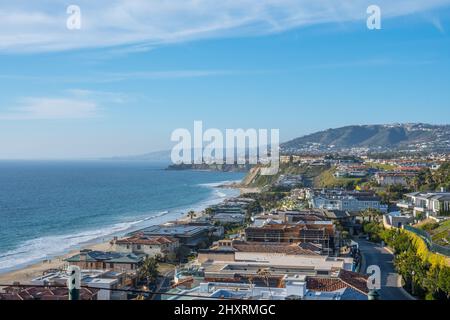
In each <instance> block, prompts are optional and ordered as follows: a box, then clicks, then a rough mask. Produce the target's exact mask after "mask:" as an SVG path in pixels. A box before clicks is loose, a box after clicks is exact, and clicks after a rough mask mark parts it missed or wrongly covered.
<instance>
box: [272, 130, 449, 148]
mask: <svg viewBox="0 0 450 320" xmlns="http://www.w3.org/2000/svg"><path fill="white" fill-rule="evenodd" d="M355 148H356V149H366V150H367V151H391V152H392V151H394V152H418V151H419V152H420V151H428V152H429V151H440V152H442V151H444V152H448V151H450V125H442V126H439V125H428V124H393V125H359V126H346V127H341V128H337V129H328V130H325V131H320V132H316V133H313V134H310V135H307V136H303V137H300V138H296V139H294V140H291V141H288V142H286V143H283V144H281V149H282V152H285V153H302V152H330V151H333V152H337V151H344V150H349V149H355Z"/></svg>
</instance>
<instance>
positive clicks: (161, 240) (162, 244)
mask: <svg viewBox="0 0 450 320" xmlns="http://www.w3.org/2000/svg"><path fill="white" fill-rule="evenodd" d="M112 244H113V246H114V251H117V252H121V253H135V254H145V255H147V256H149V257H155V256H159V257H161V258H165V257H166V256H167V255H169V254H172V253H175V252H176V250H177V249H178V247H179V245H180V242H179V241H178V239H175V238H172V237H165V236H146V235H144V234H143V233H138V234H136V235H134V236H131V237H127V238H123V239H117V238H114V240H113V241H112Z"/></svg>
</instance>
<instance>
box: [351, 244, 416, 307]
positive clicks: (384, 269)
mask: <svg viewBox="0 0 450 320" xmlns="http://www.w3.org/2000/svg"><path fill="white" fill-rule="evenodd" d="M356 242H357V243H358V244H359V249H360V251H361V254H362V256H363V264H362V268H361V272H363V273H365V272H366V271H367V267H368V266H370V265H377V266H379V267H380V269H381V291H380V295H381V300H414V298H413V297H412V296H410V295H409V294H408V293H407V292H406V291H405V290H404V289H403V288H402V287H401V277H400V275H399V274H398V273H396V271H395V268H394V255H393V254H391V253H390V252H389V251H388V250H386V249H385V248H382V247H381V246H380V245H378V244H375V243H372V242H369V241H366V240H361V239H358V240H357V241H356Z"/></svg>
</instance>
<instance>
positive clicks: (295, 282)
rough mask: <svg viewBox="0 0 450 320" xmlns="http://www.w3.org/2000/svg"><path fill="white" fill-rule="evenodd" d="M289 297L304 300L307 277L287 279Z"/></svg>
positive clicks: (297, 276)
mask: <svg viewBox="0 0 450 320" xmlns="http://www.w3.org/2000/svg"><path fill="white" fill-rule="evenodd" d="M285 283H286V292H287V296H296V297H299V298H301V299H302V298H304V297H305V295H306V277H305V276H302V275H295V276H293V277H287V278H285Z"/></svg>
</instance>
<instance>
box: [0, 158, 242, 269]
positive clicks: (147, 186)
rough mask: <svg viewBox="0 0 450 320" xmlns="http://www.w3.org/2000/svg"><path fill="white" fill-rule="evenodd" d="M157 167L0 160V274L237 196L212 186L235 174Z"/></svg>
mask: <svg viewBox="0 0 450 320" xmlns="http://www.w3.org/2000/svg"><path fill="white" fill-rule="evenodd" d="M164 167H165V166H164V165H162V164H149V163H148V162H119V161H110V162H106V161H85V162H9V161H2V162H0V271H5V270H8V269H11V268H14V267H18V266H22V265H24V264H29V263H32V262H36V261H39V260H42V259H45V258H48V257H51V256H52V255H56V254H60V253H62V252H64V251H66V250H68V249H71V248H74V247H76V246H77V245H80V244H84V243H87V242H92V241H93V240H100V239H102V238H103V237H106V236H108V235H112V234H123V233H125V232H127V231H130V230H132V229H137V228H140V227H144V226H147V225H151V224H156V223H161V222H164V221H167V220H170V219H174V218H178V217H180V216H181V213H182V212H186V211H187V210H189V209H191V208H192V209H200V208H202V207H205V206H207V205H209V204H212V203H217V202H219V201H221V200H222V199H224V198H225V197H227V196H233V195H236V194H237V193H236V190H231V189H218V188H214V186H217V184H220V183H222V182H224V181H236V180H240V179H241V178H242V177H243V174H241V173H222V172H204V171H166V170H164ZM167 211H169V212H167Z"/></svg>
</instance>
